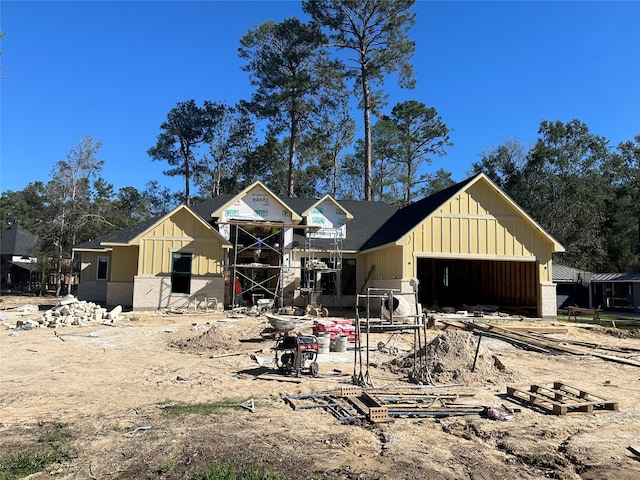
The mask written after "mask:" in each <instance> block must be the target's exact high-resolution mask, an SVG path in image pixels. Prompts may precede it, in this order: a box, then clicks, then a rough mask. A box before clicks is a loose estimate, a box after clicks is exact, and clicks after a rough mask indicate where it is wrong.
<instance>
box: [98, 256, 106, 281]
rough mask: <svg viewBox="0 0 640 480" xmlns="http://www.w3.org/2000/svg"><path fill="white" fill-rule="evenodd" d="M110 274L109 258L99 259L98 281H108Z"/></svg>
mask: <svg viewBox="0 0 640 480" xmlns="http://www.w3.org/2000/svg"><path fill="white" fill-rule="evenodd" d="M108 272H109V257H98V272H97V274H96V280H107V275H108Z"/></svg>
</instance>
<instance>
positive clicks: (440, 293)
mask: <svg viewBox="0 0 640 480" xmlns="http://www.w3.org/2000/svg"><path fill="white" fill-rule="evenodd" d="M537 272H538V269H537V263H536V262H515V261H497V260H456V259H435V258H420V259H418V263H417V276H418V280H419V281H420V293H419V295H420V303H422V305H425V306H427V307H430V306H433V305H437V306H438V307H440V308H442V307H454V308H456V309H457V310H464V309H465V307H466V306H467V307H468V306H475V305H495V306H497V307H499V308H500V310H501V311H505V312H518V313H521V314H524V315H531V316H535V315H537V306H538V274H537Z"/></svg>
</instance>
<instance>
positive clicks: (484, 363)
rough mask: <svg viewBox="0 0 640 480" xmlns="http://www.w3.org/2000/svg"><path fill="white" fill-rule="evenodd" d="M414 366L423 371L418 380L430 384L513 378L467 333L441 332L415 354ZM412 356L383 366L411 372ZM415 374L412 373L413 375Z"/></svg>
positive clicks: (514, 378)
mask: <svg viewBox="0 0 640 480" xmlns="http://www.w3.org/2000/svg"><path fill="white" fill-rule="evenodd" d="M417 356H418V364H419V365H422V368H424V369H426V370H427V371H426V372H424V375H420V376H421V377H422V378H431V379H432V380H433V382H434V383H440V384H443V383H464V384H473V383H502V382H509V381H514V380H516V379H517V376H518V375H517V374H516V373H515V372H512V371H509V370H508V369H507V368H506V367H505V365H504V364H503V363H502V362H501V361H500V360H499V359H498V358H497V357H496V356H495V355H493V354H491V352H490V351H489V350H488V349H487V348H485V347H484V345H482V344H480V345H479V344H478V337H476V336H474V335H473V334H472V333H470V332H465V331H455V330H445V331H443V332H442V333H441V334H439V335H438V336H437V337H435V338H434V339H433V340H431V341H430V342H429V343H428V344H427V345H426V347H425V348H423V349H422V350H420V351H419V352H417ZM415 363H416V362H415V360H414V355H413V354H411V355H409V356H407V357H404V358H395V359H393V360H392V361H390V362H388V363H387V364H386V366H387V367H389V368H390V369H391V370H392V371H394V372H396V373H397V372H415V370H414V367H415ZM414 375H415V373H414Z"/></svg>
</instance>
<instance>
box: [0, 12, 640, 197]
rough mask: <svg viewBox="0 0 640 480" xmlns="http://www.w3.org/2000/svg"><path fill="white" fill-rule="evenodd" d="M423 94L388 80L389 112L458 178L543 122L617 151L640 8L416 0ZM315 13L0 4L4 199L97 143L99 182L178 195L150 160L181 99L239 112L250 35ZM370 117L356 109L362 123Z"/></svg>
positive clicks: (633, 104)
mask: <svg viewBox="0 0 640 480" xmlns="http://www.w3.org/2000/svg"><path fill="white" fill-rule="evenodd" d="M414 10H415V11H416V13H417V18H416V24H415V26H414V27H413V29H412V31H411V38H412V39H413V40H414V41H415V42H416V44H417V45H416V53H415V56H414V58H413V63H414V68H415V71H416V74H417V86H416V88H415V89H413V90H402V89H399V88H398V87H397V81H396V80H397V79H396V77H390V78H389V79H388V80H387V82H386V84H385V90H386V91H387V93H388V94H389V105H388V108H387V111H390V109H391V107H392V106H393V105H394V104H396V103H397V102H399V101H404V100H409V99H414V100H418V101H421V102H423V103H425V104H426V105H427V106H431V107H435V108H436V110H437V111H438V113H439V114H440V115H441V116H442V119H443V121H444V122H445V123H446V124H447V126H448V127H449V128H451V129H452V130H453V131H452V134H451V140H452V142H453V143H454V146H453V147H451V148H449V149H448V154H447V156H446V157H444V158H440V159H435V161H434V162H433V164H432V165H431V166H430V167H429V169H432V170H433V171H435V170H437V169H438V168H444V169H446V170H449V171H451V172H453V178H454V179H455V180H462V179H464V178H466V176H467V174H468V173H469V168H470V165H471V163H472V162H474V161H478V160H479V158H480V154H481V152H482V151H484V150H486V149H487V148H489V147H490V146H497V145H499V144H501V143H503V142H504V141H505V140H506V139H519V140H520V141H522V142H523V143H524V144H525V145H530V144H532V143H533V142H534V141H535V140H536V138H537V130H538V127H539V125H540V122H541V121H542V120H550V121H555V120H560V121H563V122H568V121H570V120H572V119H578V120H581V121H582V122H584V123H585V124H587V125H588V127H589V128H590V131H591V132H592V133H595V134H598V135H602V136H603V137H605V138H607V139H609V141H610V143H611V144H612V145H617V144H618V143H619V142H621V141H626V140H631V139H632V138H633V137H634V136H635V135H637V134H639V133H640V2H638V1H625V2H615V1H607V2H576V1H572V2H551V1H537V2H520V1H512V2H484V1H475V2H458V1H446V2H434V1H425V0H423V1H420V0H419V1H417V2H416V6H415V8H414ZM291 16H298V17H299V18H304V15H303V12H302V8H301V3H300V2H299V1H267V0H263V1H196V2H187V1H182V2H171V1H160V2H156V1H139V2H133V1H107V2H100V1H80V2H71V1H64V2H60V1H41V2H31V1H12V0H3V1H2V3H1V4H0V28H1V29H2V31H3V32H4V33H5V35H6V38H5V40H4V41H3V42H2V51H3V55H2V57H0V63H1V64H2V76H3V77H5V78H4V80H2V81H1V82H0V89H1V91H0V94H1V110H0V120H1V126H0V135H1V136H0V142H1V143H0V154H1V159H0V160H1V163H0V191H6V190H14V191H15V190H21V189H22V188H24V187H25V186H26V185H27V184H28V183H30V182H33V181H36V180H41V181H44V182H46V181H48V180H49V174H50V172H51V169H52V167H53V166H54V164H55V162H56V161H57V160H60V159H63V158H65V156H66V154H67V153H68V152H69V150H70V149H71V147H72V146H73V145H74V144H75V143H76V142H77V141H78V140H79V139H80V138H81V137H82V136H85V135H88V136H91V137H92V138H93V139H94V140H98V141H100V142H102V148H101V150H100V152H99V155H98V157H99V158H101V159H103V160H104V161H105V164H104V168H103V172H102V174H103V177H104V178H105V179H106V180H107V181H108V182H110V183H112V184H113V185H114V187H115V188H116V190H117V189H119V188H121V187H125V186H134V187H136V188H138V189H140V190H142V189H144V187H145V184H146V183H147V182H148V181H149V180H152V179H156V180H158V181H159V182H160V184H162V185H166V186H168V187H170V188H171V189H172V190H173V191H177V190H179V189H181V188H183V183H184V182H183V180H181V179H176V178H170V177H167V176H165V175H163V174H162V171H163V170H164V169H166V168H167V165H166V164H165V163H163V162H154V161H152V160H151V159H150V157H149V156H148V155H147V153H146V152H147V150H148V149H149V148H150V147H151V146H153V145H154V144H155V140H156V137H157V135H158V133H159V132H160V129H159V127H160V124H161V123H162V122H163V121H164V120H165V118H166V115H167V113H168V112H169V110H171V108H173V107H174V106H175V105H176V103H178V102H181V101H185V100H189V99H195V100H196V102H198V103H199V104H201V103H202V102H203V101H204V100H211V101H221V102H226V103H229V104H235V103H236V102H237V101H238V100H240V99H248V98H249V97H250V95H251V93H252V87H251V85H250V83H249V77H248V75H247V74H246V73H245V72H243V71H242V70H241V65H242V62H241V60H240V59H239V58H238V55H237V48H238V45H239V39H240V37H241V36H242V35H243V34H245V33H246V32H247V31H248V30H249V29H252V28H253V27H254V26H256V25H258V24H260V23H262V22H264V21H265V20H268V19H273V20H275V21H280V20H283V19H285V18H288V17H291ZM353 116H354V118H355V119H356V120H357V121H360V117H361V114H360V112H358V111H354V112H353Z"/></svg>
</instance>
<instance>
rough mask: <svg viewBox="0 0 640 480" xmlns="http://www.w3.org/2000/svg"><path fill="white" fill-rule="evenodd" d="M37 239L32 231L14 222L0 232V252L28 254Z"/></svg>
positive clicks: (4, 253)
mask: <svg viewBox="0 0 640 480" xmlns="http://www.w3.org/2000/svg"><path fill="white" fill-rule="evenodd" d="M37 241H38V237H36V236H35V235H34V234H33V233H31V232H30V231H29V230H27V229H26V228H24V227H23V226H22V225H20V224H19V223H14V224H12V225H11V226H9V228H6V229H4V230H2V231H1V232H0V253H1V254H2V255H29V253H30V252H31V249H32V248H33V246H34V245H35V244H36V242H37Z"/></svg>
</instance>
